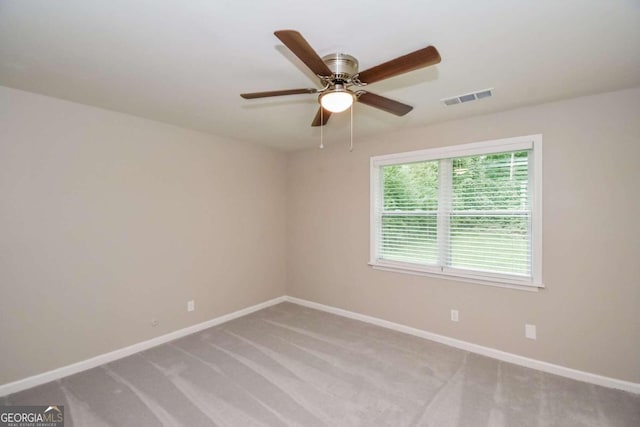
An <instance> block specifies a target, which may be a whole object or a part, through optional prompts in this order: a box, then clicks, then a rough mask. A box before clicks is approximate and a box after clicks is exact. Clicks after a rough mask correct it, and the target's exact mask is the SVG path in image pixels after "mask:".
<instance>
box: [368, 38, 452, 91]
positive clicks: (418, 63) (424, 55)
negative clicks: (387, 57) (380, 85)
mask: <svg viewBox="0 0 640 427" xmlns="http://www.w3.org/2000/svg"><path fill="white" fill-rule="evenodd" d="M440 60H441V58H440V54H439V53H438V50H437V49H436V48H435V47H433V46H428V47H425V48H424V49H420V50H416V51H415V52H412V53H409V54H407V55H403V56H400V57H398V58H396V59H392V60H391V61H387V62H385V63H384V64H380V65H377V66H375V67H373V68H369V69H368V70H364V71H362V72H361V73H360V74H359V75H358V78H359V79H360V81H361V82H362V83H374V82H378V81H380V80H384V79H388V78H389V77H394V76H397V75H400V74H404V73H408V72H409V71H414V70H417V69H419V68H423V67H427V66H429V65H434V64H437V63H439V62H440Z"/></svg>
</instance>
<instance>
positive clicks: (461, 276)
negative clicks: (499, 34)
mask: <svg viewBox="0 0 640 427" xmlns="http://www.w3.org/2000/svg"><path fill="white" fill-rule="evenodd" d="M521 150H532V154H531V155H530V156H529V191H530V192H531V199H530V203H531V277H530V278H529V277H526V278H521V277H517V276H512V275H508V274H500V273H487V272H481V271H472V270H460V269H455V268H450V267H440V266H427V265H419V264H412V263H404V262H401V261H391V260H385V259H381V258H379V257H378V254H379V251H380V246H379V240H378V239H379V236H380V235H381V233H379V232H378V231H379V229H380V227H381V218H382V216H381V213H380V212H378V211H377V209H378V207H379V206H381V204H380V203H378V200H379V198H380V197H382V184H383V183H382V174H381V173H380V170H381V168H382V167H383V166H390V165H396V164H403V163H415V162H425V161H430V160H442V159H452V158H456V157H467V156H478V155H483V154H495V153H503V152H509V151H521ZM370 168H371V175H370V180H371V205H370V213H371V218H370V221H371V222H370V233H371V236H370V241H371V254H370V261H369V265H371V266H372V267H373V268H374V269H379V270H388V271H395V272H401V273H408V274H418V275H424V276H432V277H439V278H444V279H452V280H459V281H464V282H471V283H479V284H483V285H492V286H501V287H507V288H514V289H523V290H530V291H531V290H532V291H537V290H538V289H539V288H543V287H544V285H543V283H542V135H527V136H519V137H514V138H505V139H496V140H491V141H483V142H474V143H470V144H462V145H455V146H450V147H441V148H432V149H426V150H418V151H410V152H405V153H394V154H386V155H382V156H375V157H371V160H370ZM438 205H440V203H439V204H438ZM439 209H440V208H439Z"/></svg>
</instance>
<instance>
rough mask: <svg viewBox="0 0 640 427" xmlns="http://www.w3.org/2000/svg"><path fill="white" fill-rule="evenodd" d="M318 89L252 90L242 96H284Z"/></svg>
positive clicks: (315, 91)
mask: <svg viewBox="0 0 640 427" xmlns="http://www.w3.org/2000/svg"><path fill="white" fill-rule="evenodd" d="M317 92H318V89H286V90H272V91H270V92H252V93H241V94H240V96H241V97H243V98H244V99H255V98H267V97H269V96H283V95H300V94H302V93H317Z"/></svg>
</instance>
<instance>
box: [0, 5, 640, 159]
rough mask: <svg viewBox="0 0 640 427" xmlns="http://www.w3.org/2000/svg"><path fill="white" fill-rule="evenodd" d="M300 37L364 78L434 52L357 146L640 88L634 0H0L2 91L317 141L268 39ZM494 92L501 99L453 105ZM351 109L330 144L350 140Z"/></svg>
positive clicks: (266, 138)
mask: <svg viewBox="0 0 640 427" xmlns="http://www.w3.org/2000/svg"><path fill="white" fill-rule="evenodd" d="M279 29H296V30H298V31H300V32H301V33H302V34H303V36H304V37H305V38H306V39H307V40H308V42H309V43H310V44H311V46H313V47H314V48H315V49H316V51H317V52H318V53H319V54H320V56H323V55H325V54H328V53H332V52H343V53H349V54H351V55H354V56H356V57H357V58H358V60H359V61H360V69H361V70H364V69H366V68H369V67H371V66H374V65H377V64H378V63H381V62H384V61H387V60H389V59H392V58H395V57H397V56H400V55H403V54H406V53H409V52H412V51H414V50H417V49H419V48H422V47H424V46H426V45H429V44H431V45H434V46H436V47H437V48H438V50H439V51H440V54H441V56H442V62H441V63H440V64H439V65H436V66H433V67H429V68H426V69H423V70H419V71H414V72H412V73H408V74H405V75H402V76H398V77H395V78H392V79H389V80H386V81H384V82H379V83H376V84H373V85H371V86H370V87H368V90H370V91H372V92H375V93H378V94H380V95H384V96H387V97H390V98H394V99H397V100H399V101H401V102H404V103H407V104H410V105H412V106H414V110H413V111H412V112H411V113H409V114H408V115H407V116H405V117H396V116H393V115H391V114H388V113H384V112H381V111H378V110H376V109H373V108H371V107H368V106H366V105H356V107H355V113H354V114H355V138H356V140H366V137H367V135H371V134H373V133H381V132H386V131H390V130H393V129H396V128H399V127H412V126H421V125H425V124H427V123H432V122H435V121H442V120H448V119H452V118H459V117H465V116H471V115H476V114H482V113H486V112H490V111H497V110H504V109H508V108H513V107H517V106H522V105H527V104H535V103H540V102H545V101H551V100H556V99H562V98H569V97H574V96H579V95H585V94H592V93H597V92H604V91H610V90H615V89H621V88H626V87H632V86H638V85H640V1H638V0H537V1H536V0H483V1H478V0H456V1H446V0H439V1H435V0H415V1H411V0H395V1H389V2H383V1H379V2H374V1H372V0H369V1H363V0H350V1H344V0H343V1H335V0H320V1H313V2H312V1H306V0H297V1H296V0H270V1H259V0H189V1H178V0H174V1H171V0H137V1H136V0H64V1H52V0H42V1H32V0H22V1H16V0H0V85H4V86H9V87H14V88H18V89H23V90H28V91H32V92H37V93H42V94H45V95H50V96H55V97H58V98H63V99H68V100H72V101H76V102H80V103H84V104H89V105H94V106H98V107H103V108H108V109H111V110H116V111H121V112H125V113H130V114H134V115H138V116H142V117H147V118H151V119H155V120H159V121H163V122H167V123H172V124H176V125H179V126H183V127H187V128H193V129H198V130H201V131H205V132H209V133H212V134H218V135H224V136H228V137H232V138H236V139H239V140H246V141H253V142H257V143H262V144H266V145H269V146H273V147H279V148H282V149H287V150H294V149H300V148H305V147H311V146H315V145H316V144H317V143H318V141H319V136H320V130H319V128H311V127H310V123H311V120H312V119H313V116H314V114H315V112H316V110H317V100H316V98H317V97H316V95H295V96H289V97H279V98H269V99H262V100H244V99H241V98H240V96H239V94H240V93H241V92H254V91H264V90H277V89H289V88H304V87H318V85H317V81H316V79H314V76H313V74H312V73H311V72H310V71H308V70H307V69H306V68H305V66H304V65H303V64H302V63H301V62H300V61H299V60H298V59H297V58H296V57H295V56H294V55H293V54H291V53H290V52H289V51H288V50H287V49H286V48H285V47H284V46H283V45H282V44H281V43H280V41H279V40H278V39H277V38H276V37H275V36H274V35H273V31H274V30H279ZM488 87H493V88H495V91H494V97H493V98H490V99H485V100H480V101H475V102H472V103H468V104H463V105H457V106H452V107H444V106H442V104H441V103H440V99H441V98H446V97H451V96H455V95H459V94H464V93H467V92H472V91H476V90H480V89H485V88H488ZM348 135H349V120H348V113H346V114H344V113H343V114H340V115H334V116H332V117H331V120H330V121H329V125H328V126H326V127H325V140H326V141H325V142H327V143H336V142H338V141H339V142H342V143H344V142H346V141H347V140H348Z"/></svg>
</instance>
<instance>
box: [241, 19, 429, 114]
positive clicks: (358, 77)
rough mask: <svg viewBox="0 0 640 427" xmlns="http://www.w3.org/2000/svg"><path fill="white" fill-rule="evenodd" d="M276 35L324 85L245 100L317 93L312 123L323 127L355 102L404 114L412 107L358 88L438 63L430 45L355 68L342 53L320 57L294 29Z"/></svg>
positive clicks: (259, 94) (355, 62)
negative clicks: (364, 68) (375, 64)
mask: <svg viewBox="0 0 640 427" xmlns="http://www.w3.org/2000/svg"><path fill="white" fill-rule="evenodd" d="M274 34H275V36H276V37H277V38H279V39H280V41H281V42H282V43H284V45H285V46H286V47H288V48H289V50H291V52H293V53H294V54H295V55H296V56H297V57H298V58H299V59H300V60H301V61H302V62H303V63H304V64H305V65H306V66H307V67H309V69H310V70H311V71H313V72H314V73H315V74H316V76H318V78H319V79H320V83H321V84H322V85H323V86H324V87H323V88H322V89H315V88H305V89H286V90H275V91H269V92H253V93H242V94H240V96H241V97H243V98H245V99H255V98H267V97H271V96H283V95H298V94H305V93H319V94H320V95H319V96H318V101H319V102H320V108H319V109H318V113H317V114H316V116H315V118H314V119H313V122H312V123H311V126H324V125H325V124H327V121H328V120H329V117H330V116H331V113H339V112H342V111H345V110H346V109H348V108H349V107H350V106H351V105H352V104H353V102H354V101H358V102H361V103H363V104H366V105H369V106H371V107H375V108H378V109H380V110H383V111H386V112H388V113H391V114H395V115H396V116H404V115H405V114H407V113H408V112H409V111H411V110H412V109H413V107H412V106H410V105H407V104H403V103H402V102H398V101H395V100H393V99H389V98H385V97H384V96H380V95H376V94H375V93H371V92H369V91H366V90H363V89H360V88H362V87H364V86H366V85H368V84H371V83H375V82H378V81H380V80H384V79H388V78H390V77H394V76H397V75H400V74H403V73H407V72H409V71H414V70H417V69H419V68H423V67H427V66H429V65H434V64H437V63H439V62H440V54H439V53H438V51H437V50H436V48H435V47H433V46H427V47H425V48H423V49H420V50H416V51H415V52H412V53H409V54H407V55H403V56H400V57H398V58H395V59H392V60H391V61H387V62H385V63H382V64H380V65H377V66H375V67H373V68H369V69H367V70H365V71H361V72H359V71H358V60H357V59H356V58H354V57H353V56H351V55H347V54H344V53H332V54H329V55H326V56H324V57H322V58H320V56H319V55H318V54H317V53H316V51H315V50H313V48H312V47H311V46H310V45H309V43H308V42H307V41H306V40H305V39H304V37H302V35H301V34H300V33H299V32H297V31H294V30H280V31H276V32H275V33H274Z"/></svg>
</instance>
